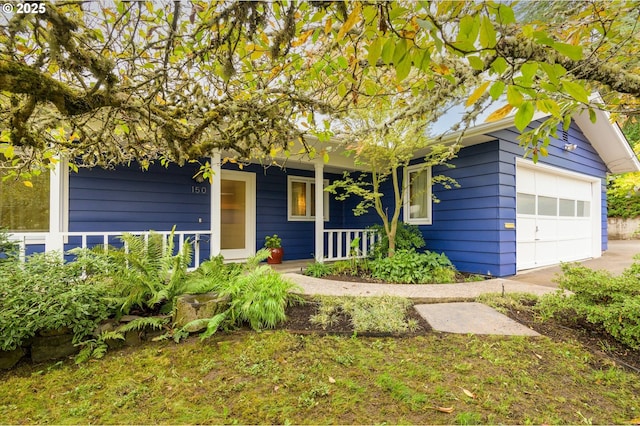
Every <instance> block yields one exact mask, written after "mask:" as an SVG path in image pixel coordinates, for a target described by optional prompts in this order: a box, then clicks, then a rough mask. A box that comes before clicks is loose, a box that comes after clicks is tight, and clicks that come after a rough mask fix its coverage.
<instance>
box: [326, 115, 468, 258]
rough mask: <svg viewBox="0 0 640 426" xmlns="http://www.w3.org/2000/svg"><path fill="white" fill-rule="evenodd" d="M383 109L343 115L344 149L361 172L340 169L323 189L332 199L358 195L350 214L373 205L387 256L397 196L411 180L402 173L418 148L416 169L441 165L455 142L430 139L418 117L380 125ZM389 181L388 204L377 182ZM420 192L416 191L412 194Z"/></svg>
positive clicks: (447, 183) (448, 182)
mask: <svg viewBox="0 0 640 426" xmlns="http://www.w3.org/2000/svg"><path fill="white" fill-rule="evenodd" d="M381 122H384V114H380V113H379V112H378V113H375V112H370V113H368V115H365V113H359V114H358V116H357V117H352V118H351V119H348V120H347V131H348V134H350V135H351V137H350V139H351V141H350V144H349V152H350V154H351V155H353V156H354V160H355V163H356V164H357V165H359V166H361V167H362V169H363V171H364V172H363V173H361V174H360V175H358V176H357V177H355V178H354V177H353V176H352V175H351V174H350V173H348V172H345V174H344V176H343V178H342V179H341V180H337V181H335V182H333V184H331V185H329V186H328V187H327V189H326V190H327V191H329V192H331V193H333V194H335V195H336V199H338V200H345V199H347V198H348V197H349V196H351V195H355V196H357V197H359V198H360V199H361V200H360V202H359V203H358V204H357V205H356V207H355V208H354V209H353V212H354V214H355V215H356V216H359V215H362V214H364V213H366V212H368V211H369V209H370V208H373V209H374V210H375V212H376V213H377V214H378V216H379V217H380V219H382V225H383V227H384V232H385V234H386V236H387V238H388V240H389V251H388V256H389V257H391V256H393V254H394V252H395V247H396V231H397V229H398V221H399V219H400V212H401V210H402V205H403V200H404V199H405V197H406V194H407V191H408V190H409V187H410V185H411V182H410V181H408V179H407V178H406V175H405V174H404V169H405V167H407V166H409V164H410V162H411V160H413V159H414V158H415V156H416V154H417V153H418V152H423V151H424V152H426V153H425V156H424V158H423V161H422V162H421V163H420V168H419V171H424V170H426V169H428V168H429V167H431V166H435V165H440V164H444V165H447V166H449V167H452V166H451V165H449V164H447V161H448V160H450V159H452V158H454V157H455V155H456V153H457V151H458V147H457V145H451V146H445V145H443V144H440V143H434V142H433V141H432V140H431V139H430V138H429V137H428V136H427V134H426V129H425V125H424V124H423V123H421V122H418V121H411V120H399V121H396V122H395V123H394V124H393V126H391V127H386V128H383V126H380V123H381ZM388 180H391V187H392V189H393V201H392V203H391V205H390V206H387V205H385V204H384V203H383V195H384V194H383V193H382V184H383V183H384V182H386V181H388ZM432 182H433V183H440V184H442V185H443V186H444V187H445V188H450V187H451V186H453V185H455V186H457V182H455V180H453V179H451V178H449V177H447V176H435V177H434V178H433V179H432ZM416 195H421V194H414V196H416Z"/></svg>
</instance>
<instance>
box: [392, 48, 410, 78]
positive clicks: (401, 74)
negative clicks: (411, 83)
mask: <svg viewBox="0 0 640 426" xmlns="http://www.w3.org/2000/svg"><path fill="white" fill-rule="evenodd" d="M395 67H396V79H397V80H398V83H399V82H401V81H402V80H404V79H405V78H407V76H408V75H409V72H410V71H411V57H410V56H409V55H405V56H404V58H403V59H402V60H401V61H400V63H398V64H397V65H396V66H395Z"/></svg>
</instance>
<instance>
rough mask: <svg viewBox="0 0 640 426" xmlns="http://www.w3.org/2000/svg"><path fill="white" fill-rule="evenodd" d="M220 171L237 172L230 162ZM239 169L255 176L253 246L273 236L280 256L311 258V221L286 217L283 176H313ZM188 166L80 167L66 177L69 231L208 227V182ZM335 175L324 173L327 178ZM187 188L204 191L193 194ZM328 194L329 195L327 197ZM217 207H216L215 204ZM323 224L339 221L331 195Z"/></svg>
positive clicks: (255, 167) (301, 172) (339, 210)
mask: <svg viewBox="0 0 640 426" xmlns="http://www.w3.org/2000/svg"><path fill="white" fill-rule="evenodd" d="M225 169H233V170H238V168H237V167H236V166H234V165H225ZM242 171H243V172H246V173H254V174H256V211H257V218H256V247H257V248H260V247H262V246H263V245H264V237H265V236H266V235H272V234H278V235H279V236H280V237H281V238H282V244H283V246H284V248H285V257H284V259H285V260H290V259H312V258H313V252H314V249H315V243H314V229H315V228H314V222H313V221H309V222H298V221H296V222H290V221H288V220H287V175H288V174H289V175H295V176H304V177H313V174H314V173H313V171H308V170H297V169H291V168H289V169H287V170H286V171H285V170H282V169H280V168H277V167H270V168H266V169H265V168H263V167H262V166H259V165H250V166H248V167H245V168H244V169H243V170H242ZM195 172H196V170H195V168H194V167H188V166H185V167H178V166H176V165H172V166H170V167H169V168H167V169H165V168H163V167H160V166H152V167H151V168H150V169H149V171H142V170H140V168H139V167H136V166H132V167H124V166H122V167H117V168H115V169H114V170H104V169H81V170H80V171H79V172H78V173H77V174H72V175H71V176H70V179H69V230H70V231H145V230H149V229H153V230H170V229H171V228H172V227H173V225H176V229H177V230H194V231H195V230H209V229H210V221H211V209H210V206H209V204H210V185H209V184H208V183H206V182H205V183H197V182H195V181H194V180H193V179H192V176H193V175H194V174H195ZM338 177H339V176H338V175H331V174H325V178H327V179H329V180H330V181H331V180H333V179H336V178H338ZM192 187H198V188H200V190H202V189H204V190H205V191H206V192H204V193H202V192H200V193H195V192H193V191H192ZM330 198H332V197H330ZM215 208H218V207H215ZM329 208H330V211H329V218H330V221H328V222H325V227H326V228H340V227H342V226H343V224H344V220H343V216H344V214H343V213H344V211H345V209H344V207H343V203H342V202H339V201H336V200H335V199H331V200H330V202H329Z"/></svg>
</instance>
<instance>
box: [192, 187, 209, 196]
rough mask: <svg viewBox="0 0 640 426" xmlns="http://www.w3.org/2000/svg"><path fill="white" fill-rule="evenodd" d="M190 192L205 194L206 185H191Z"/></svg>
mask: <svg viewBox="0 0 640 426" xmlns="http://www.w3.org/2000/svg"><path fill="white" fill-rule="evenodd" d="M191 193H192V194H206V193H207V187H206V186H192V187H191Z"/></svg>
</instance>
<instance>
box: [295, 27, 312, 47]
mask: <svg viewBox="0 0 640 426" xmlns="http://www.w3.org/2000/svg"><path fill="white" fill-rule="evenodd" d="M312 33H313V30H309V31H305V32H303V33H302V34H300V37H298V39H297V40H296V41H294V42H293V43H291V46H292V47H298V46H302V45H303V44H304V43H305V41H307V39H308V38H309V36H310V35H311V34H312Z"/></svg>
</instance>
